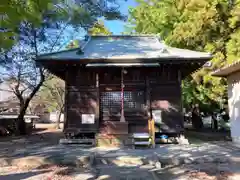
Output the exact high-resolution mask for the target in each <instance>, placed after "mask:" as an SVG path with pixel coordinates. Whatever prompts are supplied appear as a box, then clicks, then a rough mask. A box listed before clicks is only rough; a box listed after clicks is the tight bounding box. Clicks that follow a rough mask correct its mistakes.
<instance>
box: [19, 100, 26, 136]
mask: <svg viewBox="0 0 240 180" xmlns="http://www.w3.org/2000/svg"><path fill="white" fill-rule="evenodd" d="M27 107H28V105H27V104H25V103H24V104H21V105H20V112H19V115H18V120H17V134H18V135H26V134H27V131H26V123H25V120H24V115H25V114H26V110H27Z"/></svg>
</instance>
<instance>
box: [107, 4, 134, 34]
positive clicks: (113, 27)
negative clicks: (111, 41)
mask: <svg viewBox="0 0 240 180" xmlns="http://www.w3.org/2000/svg"><path fill="white" fill-rule="evenodd" d="M119 5H120V11H121V12H122V13H123V14H125V15H127V14H128V8H129V7H135V6H136V5H137V3H136V2H135V0H127V1H125V0H120V1H119ZM104 23H105V26H106V27H107V28H108V29H109V30H110V31H111V32H112V33H113V34H121V32H123V31H124V25H125V22H123V21H117V20H115V21H104Z"/></svg>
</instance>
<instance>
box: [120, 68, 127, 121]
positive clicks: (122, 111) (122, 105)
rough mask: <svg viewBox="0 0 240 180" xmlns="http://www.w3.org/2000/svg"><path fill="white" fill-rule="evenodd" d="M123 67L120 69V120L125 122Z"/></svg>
mask: <svg viewBox="0 0 240 180" xmlns="http://www.w3.org/2000/svg"><path fill="white" fill-rule="evenodd" d="M123 78H124V68H122V70H121V117H120V122H126V121H125V116H124V79H123Z"/></svg>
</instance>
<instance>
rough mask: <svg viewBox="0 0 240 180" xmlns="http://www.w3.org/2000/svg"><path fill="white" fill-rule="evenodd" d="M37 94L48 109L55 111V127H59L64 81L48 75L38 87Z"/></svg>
mask: <svg viewBox="0 0 240 180" xmlns="http://www.w3.org/2000/svg"><path fill="white" fill-rule="evenodd" d="M38 96H39V97H40V98H41V99H42V100H43V101H44V102H45V103H46V104H45V105H47V106H48V107H49V111H57V112H58V113H59V114H58V118H57V128H58V129H59V128H60V118H61V114H62V113H63V111H64V98H65V85H64V81H63V80H61V79H59V78H57V77H56V76H50V77H49V78H48V80H46V81H45V82H44V84H43V86H42V88H41V89H40V91H39V93H38Z"/></svg>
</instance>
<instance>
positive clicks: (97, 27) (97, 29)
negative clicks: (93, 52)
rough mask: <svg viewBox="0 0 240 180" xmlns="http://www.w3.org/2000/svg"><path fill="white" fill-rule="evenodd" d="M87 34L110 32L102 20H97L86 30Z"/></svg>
mask: <svg viewBox="0 0 240 180" xmlns="http://www.w3.org/2000/svg"><path fill="white" fill-rule="evenodd" d="M88 33H89V35H111V34H112V32H110V31H109V30H108V29H107V28H106V27H105V25H104V22H103V21H97V22H96V23H95V24H94V25H93V27H92V28H90V29H89V30H88Z"/></svg>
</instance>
